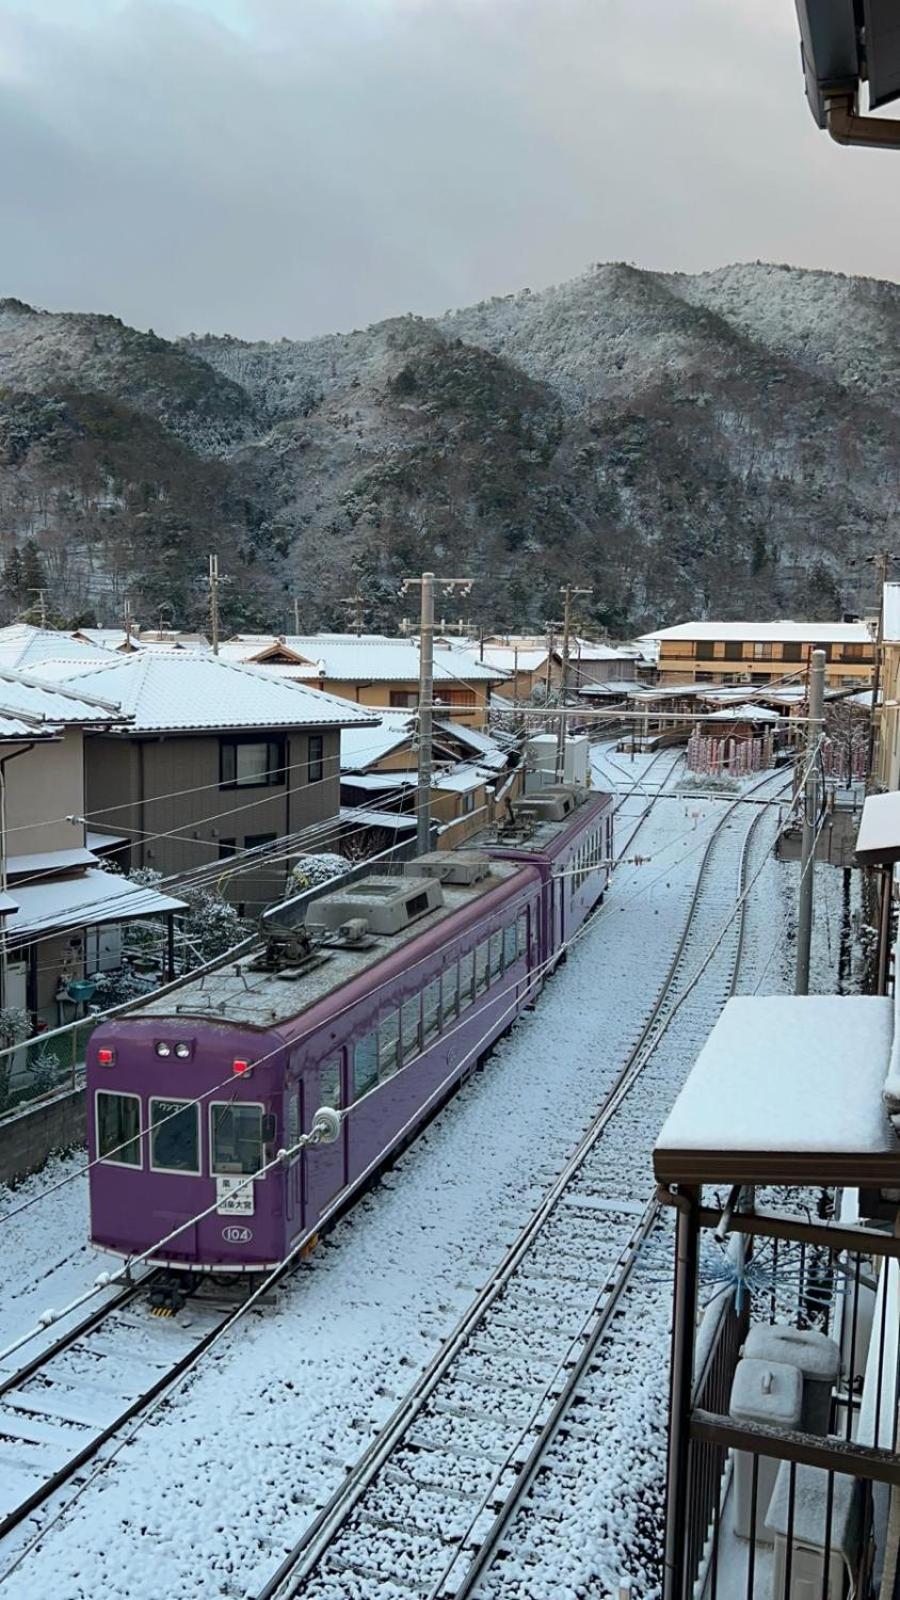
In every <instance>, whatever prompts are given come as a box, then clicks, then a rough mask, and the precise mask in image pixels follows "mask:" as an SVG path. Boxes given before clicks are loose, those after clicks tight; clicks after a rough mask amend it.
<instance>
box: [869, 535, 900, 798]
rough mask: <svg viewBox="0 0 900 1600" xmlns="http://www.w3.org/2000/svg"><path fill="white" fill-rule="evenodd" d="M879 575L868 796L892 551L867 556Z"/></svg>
mask: <svg viewBox="0 0 900 1600" xmlns="http://www.w3.org/2000/svg"><path fill="white" fill-rule="evenodd" d="M866 560H867V561H870V562H871V563H872V564H873V566H874V567H875V570H876V572H877V574H878V629H877V632H876V635H875V671H874V672H873V674H872V713H871V716H870V718H869V745H868V749H867V751H866V794H868V793H869V791H870V790H871V788H872V779H873V777H874V773H873V770H872V769H873V766H874V763H875V718H876V717H877V716H878V693H879V690H880V688H881V657H882V653H883V649H884V586H885V584H886V583H887V575H888V567H889V566H890V563H891V562H892V561H895V560H896V556H894V554H893V553H892V552H891V551H890V550H876V552H875V554H874V555H872V556H866Z"/></svg>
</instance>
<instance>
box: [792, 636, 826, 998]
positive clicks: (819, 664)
mask: <svg viewBox="0 0 900 1600" xmlns="http://www.w3.org/2000/svg"><path fill="white" fill-rule="evenodd" d="M824 703H825V651H824V650H814V651H813V653H812V665H811V667H810V673H809V722H808V723H807V726H806V753H805V761H806V779H805V782H804V786H803V788H804V794H803V846H802V850H801V855H800V892H799V896H798V901H797V972H796V978H795V981H794V993H795V994H809V950H810V944H811V941H812V925H813V874H814V872H815V864H816V832H817V829H818V820H819V741H820V739H821V736H822V728H823V725H824V723H823V707H824Z"/></svg>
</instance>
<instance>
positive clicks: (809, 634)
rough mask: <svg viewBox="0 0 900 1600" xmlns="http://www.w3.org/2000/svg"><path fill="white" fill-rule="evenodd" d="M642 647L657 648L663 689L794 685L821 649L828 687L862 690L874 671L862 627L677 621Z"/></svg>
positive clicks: (851, 624)
mask: <svg viewBox="0 0 900 1600" xmlns="http://www.w3.org/2000/svg"><path fill="white" fill-rule="evenodd" d="M642 642H651V643H653V644H655V645H657V646H658V649H659V662H658V670H659V684H660V686H661V687H666V686H670V685H672V684H676V683H723V682H726V681H727V682H736V683H759V684H768V683H772V682H773V680H775V679H783V678H789V679H790V678H793V679H795V680H796V679H798V678H799V677H800V676H801V675H802V674H803V672H804V671H805V670H806V668H807V666H808V665H809V661H810V657H811V655H812V652H813V650H820V649H821V650H824V651H825V681H826V683H827V684H828V685H829V686H830V687H832V688H848V687H852V686H853V685H856V686H858V687H859V688H860V689H866V688H868V687H869V685H870V684H871V681H872V674H873V672H874V668H875V642H874V640H873V638H872V634H871V632H870V630H869V628H868V627H867V625H866V624H865V623H864V622H681V623H678V625H677V626H676V627H674V628H661V629H659V630H658V631H657V632H655V633H650V634H646V635H645V636H644V641H642Z"/></svg>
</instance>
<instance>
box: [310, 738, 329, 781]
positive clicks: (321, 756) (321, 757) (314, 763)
mask: <svg viewBox="0 0 900 1600" xmlns="http://www.w3.org/2000/svg"><path fill="white" fill-rule="evenodd" d="M313 745H316V746H317V752H318V753H317V754H316V755H313ZM324 777H325V737H324V734H321V733H311V734H310V735H309V738H308V739H307V742H306V781H307V783H321V782H322V780H323V779H324Z"/></svg>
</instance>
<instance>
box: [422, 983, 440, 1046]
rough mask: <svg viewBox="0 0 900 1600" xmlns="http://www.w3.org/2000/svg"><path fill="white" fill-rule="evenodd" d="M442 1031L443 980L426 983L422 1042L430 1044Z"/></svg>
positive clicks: (423, 997) (423, 1001) (423, 999)
mask: <svg viewBox="0 0 900 1600" xmlns="http://www.w3.org/2000/svg"><path fill="white" fill-rule="evenodd" d="M440 1031H441V980H440V978H435V979H434V981H433V982H432V983H426V985H425V992H424V994H423V995H422V1042H423V1044H428V1043H429V1041H430V1040H431V1039H436V1038H437V1036H438V1034H439V1033H440Z"/></svg>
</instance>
